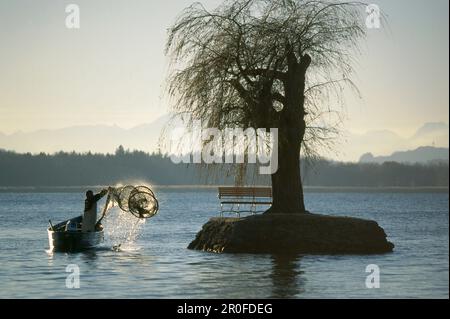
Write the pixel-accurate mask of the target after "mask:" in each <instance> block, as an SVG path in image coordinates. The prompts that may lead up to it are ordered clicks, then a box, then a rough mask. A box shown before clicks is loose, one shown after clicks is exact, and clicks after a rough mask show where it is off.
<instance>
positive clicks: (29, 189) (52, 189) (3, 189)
mask: <svg viewBox="0 0 450 319" xmlns="http://www.w3.org/2000/svg"><path fill="white" fill-rule="evenodd" d="M220 186H222V185H220ZM105 187H108V186H102V185H86V186H11V187H10V186H0V193H79V192H84V191H86V190H87V189H93V190H101V189H103V188H105ZM218 187H219V185H154V186H153V187H152V188H154V190H156V191H158V190H166V191H177V190H193V189H196V190H201V191H216V190H217V188H218ZM304 191H305V193H448V192H449V187H347V186H342V187H340V186H332V187H328V186H311V187H309V186H307V187H305V188H304Z"/></svg>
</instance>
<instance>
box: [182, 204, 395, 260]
mask: <svg viewBox="0 0 450 319" xmlns="http://www.w3.org/2000/svg"><path fill="white" fill-rule="evenodd" d="M188 248H189V249H194V250H203V251H208V252H215V253H261V254H264V253H271V254H279V253H298V254H381V253H388V252H392V251H393V249H394V244H392V243H390V242H389V241H387V239H386V233H385V232H384V230H383V228H381V227H380V226H379V225H378V224H377V223H376V222H374V221H369V220H363V219H358V218H349V217H335V216H325V215H317V214H309V213H305V214H263V215H256V216H250V217H245V218H213V219H211V220H210V221H209V222H208V223H206V224H205V225H204V226H203V229H202V230H201V231H200V232H199V233H198V234H197V237H196V239H195V240H194V241H193V242H192V243H191V244H190V245H189V247H188Z"/></svg>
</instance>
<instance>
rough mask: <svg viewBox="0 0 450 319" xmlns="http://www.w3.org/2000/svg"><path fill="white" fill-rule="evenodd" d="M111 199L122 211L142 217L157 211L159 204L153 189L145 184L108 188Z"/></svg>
mask: <svg viewBox="0 0 450 319" xmlns="http://www.w3.org/2000/svg"><path fill="white" fill-rule="evenodd" d="M110 195H111V197H112V199H113V200H114V201H115V202H116V203H117V204H118V205H119V207H120V209H121V210H123V211H124V212H129V213H131V214H132V215H133V216H135V217H137V218H140V219H144V218H151V217H153V216H155V215H156V214H157V213H158V210H159V204H158V200H157V199H156V197H155V194H154V193H153V191H152V190H151V189H150V188H148V187H147V186H136V187H135V186H131V185H127V186H124V187H119V188H113V189H110Z"/></svg>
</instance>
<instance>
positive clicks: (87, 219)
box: [81, 189, 108, 232]
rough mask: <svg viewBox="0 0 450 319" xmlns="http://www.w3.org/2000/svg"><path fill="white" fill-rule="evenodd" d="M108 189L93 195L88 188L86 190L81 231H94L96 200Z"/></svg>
mask: <svg viewBox="0 0 450 319" xmlns="http://www.w3.org/2000/svg"><path fill="white" fill-rule="evenodd" d="M107 193H108V190H106V189H104V190H102V191H101V192H100V193H99V194H96V195H94V192H93V191H91V190H88V191H87V192H86V200H85V201H84V214H83V224H82V226H81V230H82V231H83V232H93V231H95V225H96V224H97V202H98V201H99V200H100V199H101V198H102V197H103V196H105V195H106V194H107Z"/></svg>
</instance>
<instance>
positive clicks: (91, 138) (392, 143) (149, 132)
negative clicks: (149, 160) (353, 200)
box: [0, 115, 449, 162]
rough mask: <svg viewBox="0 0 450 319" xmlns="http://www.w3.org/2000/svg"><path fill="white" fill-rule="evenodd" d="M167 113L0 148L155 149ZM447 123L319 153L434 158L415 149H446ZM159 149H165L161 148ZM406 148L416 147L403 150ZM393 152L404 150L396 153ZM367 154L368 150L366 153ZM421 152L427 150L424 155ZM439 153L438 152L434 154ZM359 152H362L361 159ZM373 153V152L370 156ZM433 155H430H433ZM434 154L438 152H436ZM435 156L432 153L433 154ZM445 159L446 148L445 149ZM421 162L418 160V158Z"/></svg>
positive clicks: (373, 134)
mask: <svg viewBox="0 0 450 319" xmlns="http://www.w3.org/2000/svg"><path fill="white" fill-rule="evenodd" d="M169 120H170V116H169V115H166V116H163V117H160V118H158V119H156V120H155V121H153V122H151V123H148V124H143V125H140V126H136V127H133V128H131V129H124V128H121V127H119V126H108V125H95V126H74V127H68V128H63V129H57V130H39V131H35V132H29V133H23V132H18V133H14V134H9V135H7V134H3V133H1V132H0V149H5V150H12V151H16V152H19V153H28V152H30V153H39V152H46V153H55V152H58V151H66V152H71V151H76V152H89V151H91V152H93V153H114V152H115V150H116V149H117V147H118V146H119V145H123V146H124V148H125V149H130V150H142V151H145V152H157V151H158V149H159V147H160V144H159V142H160V137H161V133H162V131H163V130H164V128H167V125H168V123H169ZM448 145H449V126H448V125H447V124H446V123H426V124H425V125H423V126H422V127H421V128H419V129H418V130H417V131H416V133H415V134H413V135H412V136H411V137H402V136H399V135H398V134H396V133H395V132H392V131H389V130H383V131H369V132H366V133H364V134H354V133H351V132H347V133H345V134H344V136H343V137H342V139H341V140H340V142H339V144H338V145H337V146H336V151H338V152H339V153H338V154H337V158H335V157H336V156H335V155H334V154H333V155H328V154H323V155H324V156H326V157H332V158H334V159H336V160H339V161H352V162H357V161H359V160H360V159H361V160H363V161H384V160H385V159H384V158H390V157H391V155H390V154H393V153H395V154H393V155H392V156H394V155H395V156H394V158H400V159H408V158H411V159H412V160H416V159H421V158H423V159H428V158H431V159H435V158H436V156H438V157H439V158H440V157H442V155H441V154H442V152H443V151H442V150H440V151H438V152H434V151H430V149H427V148H425V150H420V151H419V152H418V153H420V154H421V155H417V156H416V155H414V154H416V153H417V150H416V149H417V148H419V147H424V146H430V147H436V148H438V149H440V148H448ZM162 149H163V152H164V150H165V148H164V147H163V148H162ZM408 150H416V151H411V152H412V153H411V152H409V153H408V152H407V151H408ZM396 152H400V153H402V152H406V155H401V154H400V155H399V154H397V153H396ZM368 153H371V156H369V154H368ZM423 153H428V155H424V154H423ZM438 153H439V154H438ZM361 154H365V155H364V156H363V157H362V158H361ZM372 154H373V155H372ZM433 154H434V155H433ZM436 154H438V155H436ZM435 155H436V156H435ZM447 159H448V150H447ZM419 161H421V160H419Z"/></svg>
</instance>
